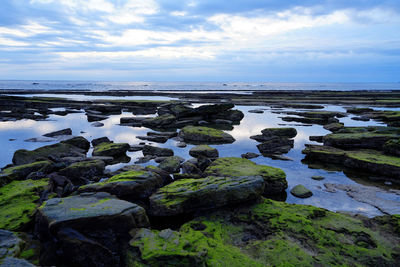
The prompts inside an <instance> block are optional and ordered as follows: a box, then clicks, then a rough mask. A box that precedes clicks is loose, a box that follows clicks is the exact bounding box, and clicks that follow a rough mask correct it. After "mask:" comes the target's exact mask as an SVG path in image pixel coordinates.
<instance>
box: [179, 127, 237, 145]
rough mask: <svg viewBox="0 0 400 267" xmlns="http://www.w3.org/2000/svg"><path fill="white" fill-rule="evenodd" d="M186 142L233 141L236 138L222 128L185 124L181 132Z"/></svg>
mask: <svg viewBox="0 0 400 267" xmlns="http://www.w3.org/2000/svg"><path fill="white" fill-rule="evenodd" d="M179 136H180V137H182V138H183V139H184V140H185V142H188V143H209V144H212V143H215V144H221V143H233V142H234V141H235V139H234V138H233V137H232V136H231V135H230V134H228V133H225V132H223V131H221V130H218V129H214V128H209V127H204V126H185V127H184V128H182V130H181V131H180V132H179Z"/></svg>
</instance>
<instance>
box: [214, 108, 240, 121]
mask: <svg viewBox="0 0 400 267" xmlns="http://www.w3.org/2000/svg"><path fill="white" fill-rule="evenodd" d="M211 118H212V119H224V120H230V121H233V122H234V123H236V124H238V123H239V122H240V121H241V120H242V119H243V118H244V114H243V112H241V111H240V110H226V111H223V112H219V113H214V114H213V115H212V116H211Z"/></svg>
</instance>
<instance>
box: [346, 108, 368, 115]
mask: <svg viewBox="0 0 400 267" xmlns="http://www.w3.org/2000/svg"><path fill="white" fill-rule="evenodd" d="M373 111H374V110H373V109H372V108H347V109H346V112H347V113H351V114H364V113H370V112H373Z"/></svg>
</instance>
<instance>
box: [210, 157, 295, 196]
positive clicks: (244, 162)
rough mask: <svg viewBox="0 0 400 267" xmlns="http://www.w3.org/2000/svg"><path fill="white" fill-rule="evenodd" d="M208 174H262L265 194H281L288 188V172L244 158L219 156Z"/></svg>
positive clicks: (229, 175) (234, 175) (235, 175)
mask: <svg viewBox="0 0 400 267" xmlns="http://www.w3.org/2000/svg"><path fill="white" fill-rule="evenodd" d="M204 175H208V176H224V177H240V176H261V177H262V178H263V179H264V182H265V189H264V194H265V195H274V194H281V193H283V192H284V191H285V189H286V188H287V186H288V185H287V181H286V174H285V173H284V172H283V171H282V170H281V169H278V168H274V167H270V166H266V165H258V164H256V163H254V162H252V161H251V160H248V159H243V158H234V157H230V158H219V159H217V160H215V161H214V162H213V163H211V165H210V166H208V167H207V169H206V170H205V171H204Z"/></svg>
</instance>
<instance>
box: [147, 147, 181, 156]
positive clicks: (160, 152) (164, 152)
mask: <svg viewBox="0 0 400 267" xmlns="http://www.w3.org/2000/svg"><path fill="white" fill-rule="evenodd" d="M142 152H143V155H145V156H147V155H151V156H158V157H170V156H173V155H174V151H173V150H172V149H170V148H163V147H156V146H149V145H145V146H144V147H143V149H142Z"/></svg>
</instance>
